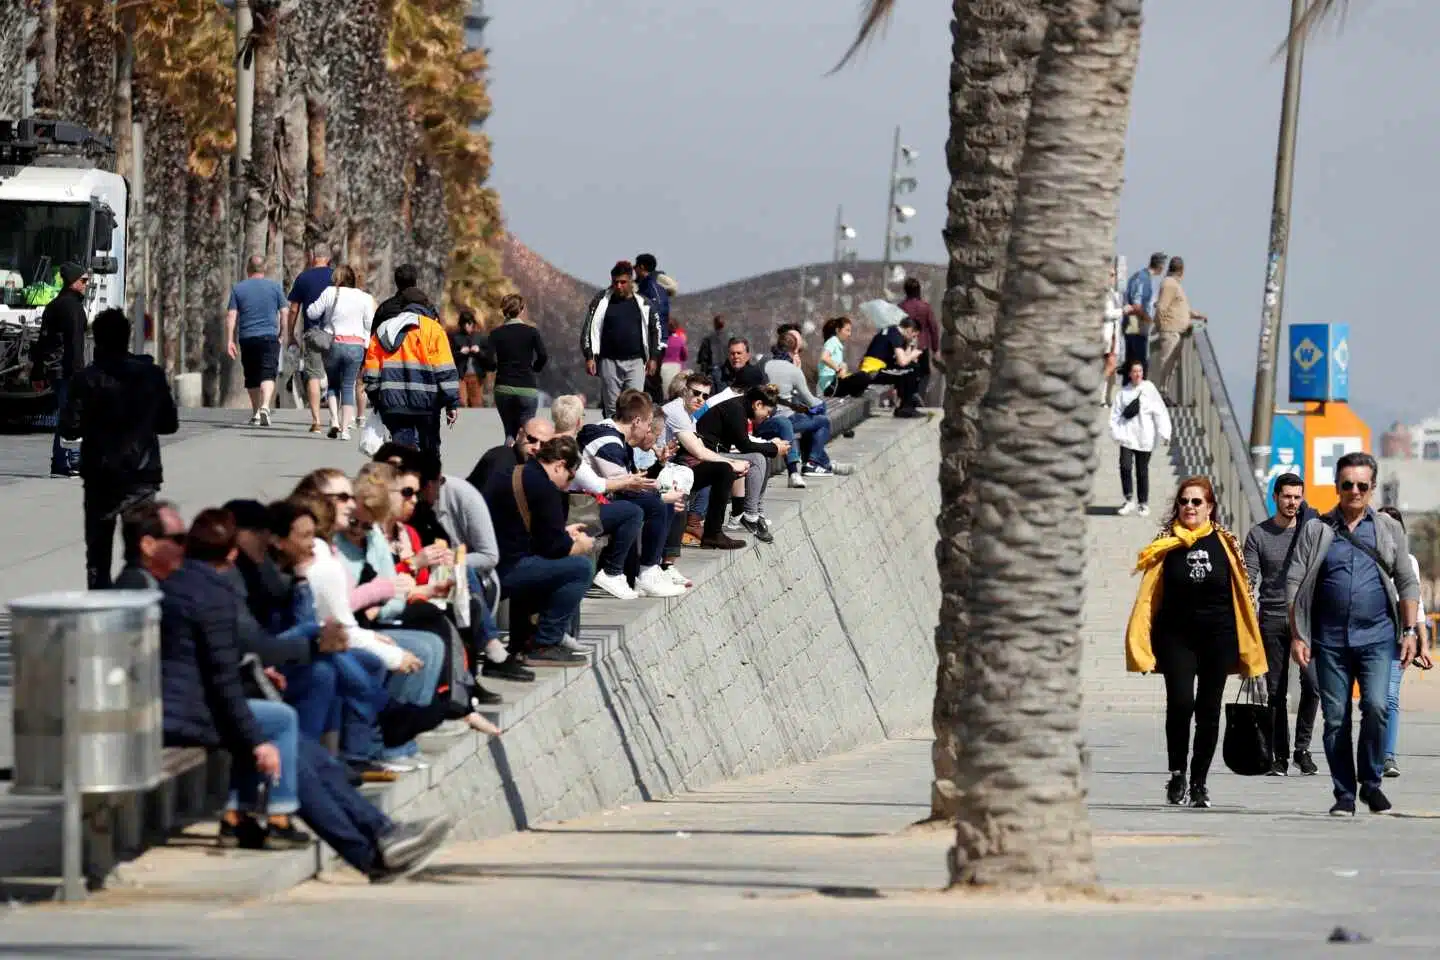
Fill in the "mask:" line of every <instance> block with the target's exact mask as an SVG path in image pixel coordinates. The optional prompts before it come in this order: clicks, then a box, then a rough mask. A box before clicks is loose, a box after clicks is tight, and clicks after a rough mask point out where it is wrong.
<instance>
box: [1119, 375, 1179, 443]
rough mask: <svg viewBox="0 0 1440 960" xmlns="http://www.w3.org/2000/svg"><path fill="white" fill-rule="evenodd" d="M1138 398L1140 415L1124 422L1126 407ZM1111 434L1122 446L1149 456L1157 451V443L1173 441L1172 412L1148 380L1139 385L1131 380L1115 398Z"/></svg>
mask: <svg viewBox="0 0 1440 960" xmlns="http://www.w3.org/2000/svg"><path fill="white" fill-rule="evenodd" d="M1136 397H1139V398H1140V413H1139V414H1138V415H1136V416H1134V417H1131V418H1130V419H1128V420H1127V419H1125V414H1124V411H1125V408H1126V407H1128V406H1130V402H1131V401H1132V400H1134V399H1135V398H1136ZM1110 435H1111V436H1112V437H1114V438H1115V440H1116V442H1118V443H1119V444H1120V446H1122V447H1129V448H1130V449H1131V450H1138V451H1140V452H1141V453H1149V452H1150V451H1152V450H1154V449H1155V441H1156V439H1157V438H1158V439H1159V440H1161V441H1163V442H1165V443H1169V442H1170V411H1169V410H1167V409H1165V401H1164V400H1163V399H1162V398H1161V397H1160V391H1159V390H1157V389H1155V384H1153V383H1151V382H1150V381H1149V380H1141V381H1140V385H1139V386H1136V385H1135V384H1133V383H1130V382H1129V381H1128V380H1127V381H1126V382H1125V385H1124V386H1123V387H1121V388H1120V392H1119V393H1118V394H1116V395H1115V404H1114V406H1112V407H1111V408H1110Z"/></svg>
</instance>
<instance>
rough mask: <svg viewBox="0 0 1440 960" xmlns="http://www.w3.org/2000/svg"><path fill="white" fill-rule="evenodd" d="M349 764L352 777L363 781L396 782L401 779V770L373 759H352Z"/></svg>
mask: <svg viewBox="0 0 1440 960" xmlns="http://www.w3.org/2000/svg"><path fill="white" fill-rule="evenodd" d="M349 766H350V777H351V779H352V780H359V782H361V783H394V782H395V781H396V780H399V779H400V772H399V771H397V770H393V769H391V768H390V767H389V766H388V765H387V764H383V763H377V762H375V761H372V760H352V761H350V764H349Z"/></svg>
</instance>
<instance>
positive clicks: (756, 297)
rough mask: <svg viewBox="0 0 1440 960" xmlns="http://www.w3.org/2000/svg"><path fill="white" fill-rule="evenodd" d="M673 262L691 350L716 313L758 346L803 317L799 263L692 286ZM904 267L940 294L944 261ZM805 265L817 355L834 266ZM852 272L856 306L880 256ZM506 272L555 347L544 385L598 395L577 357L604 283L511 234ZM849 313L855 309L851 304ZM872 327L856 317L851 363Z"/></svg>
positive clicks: (870, 291)
mask: <svg viewBox="0 0 1440 960" xmlns="http://www.w3.org/2000/svg"><path fill="white" fill-rule="evenodd" d="M661 262H662V263H664V262H665V261H664V260H663V259H662V261H661ZM669 266H672V267H673V269H674V273H673V274H672V275H673V276H674V277H675V279H676V280H677V282H678V283H679V284H680V293H679V295H678V296H675V297H672V298H671V301H670V315H671V317H672V319H679V320H680V321H681V323H683V324H684V326H685V331H686V333H687V334H689V337H690V349H691V351H692V353H693V351H694V350H695V349H696V348H697V347H698V346H699V343H700V340H701V339H702V338H703V337H704V336H705V335H707V334H708V333H709V332H710V330H711V319H712V318H713V317H714V316H715V315H716V314H723V315H724V316H725V319H726V326H725V329H726V331H727V332H730V333H733V334H738V335H741V336H745V337H748V338H749V339H750V341H751V343H752V344H753V345H754V346H755V347H756V348H757V349H758V348H759V347H760V345H762V344H763V345H768V344H769V343H770V342H771V341H772V340H773V338H774V335H775V328H776V327H777V326H779V325H780V324H782V323H787V322H788V323H803V322H804V320H805V316H806V315H805V312H804V310H803V308H802V307H801V305H800V267H799V266H794V267H789V268H788V269H785V270H777V271H775V272H773V273H765V274H761V275H759V276H754V277H749V278H747V279H744V280H736V281H734V282H731V283H727V284H723V285H721V286H718V287H711V288H709V289H707V290H696V291H693V292H692V291H690V290H689V289H687V288H686V286H685V271H684V265H683V264H671V265H669ZM903 266H904V267H905V269H906V271H907V272H908V273H909V274H910V275H911V276H915V277H919V278H920V282H921V283H923V284H924V285H925V292H926V295H927V297H929V298H931V299H932V302H933V301H934V300H938V298H939V293H940V290H941V289H942V287H943V283H944V276H945V268H944V267H941V266H935V265H932V264H917V263H908V262H907V263H904V264H903ZM804 269H805V273H806V275H807V276H814V277H818V278H820V284H819V286H809V287H808V296H809V299H810V300H812V301H813V302H814V304H815V312H814V313H813V314H812V315H811V319H813V321H814V323H815V327H816V330H815V332H814V333H813V334H811V335H810V336H809V337H807V341H808V343H809V345H810V353H811V354H812V357H813V354H814V353H815V352H816V351H817V350H818V347H819V327H820V325H821V324H823V323H824V321H825V319H826V318H827V317H829V316H832V315H833V314H832V311H831V309H830V307H831V300H830V281H831V270H832V268H831V265H830V264H829V263H821V264H808V265H806V266H805V268H804ZM850 272H851V273H852V274H854V276H855V280H856V282H855V285H854V286H853V287H851V288H850V290H851V293H852V295H853V296H854V297H855V300H854V304H858V303H860V302H861V301H863V300H867V299H873V298H874V297H875V295H876V294H877V293H878V291H879V289H880V264H879V262H877V261H862V262H860V263H857V264H853V265H852V266H851V267H850ZM504 273H505V276H506V277H507V278H509V279H510V281H511V282H513V283H514V284H515V286H516V288H517V289H519V291H520V293H521V294H523V295H524V297H525V301H526V305H527V308H528V311H529V315H530V320H531V321H532V322H533V323H534V324H535V326H536V327H537V328H538V329H539V330H540V333H541V335H542V336H543V337H544V338H545V346H546V349H547V350H549V352H550V363H549V365H548V366H546V368H545V370H544V372H543V373H541V375H540V386H541V389H543V390H545V391H547V392H549V393H552V394H555V393H571V392H576V391H578V392H581V393H585V394H587V395H589V396H591V397H593V396H594V395H595V393H596V390H595V382H594V381H593V380H591V379H590V378H589V377H587V376H586V375H585V370H584V363H583V361H582V360H581V355H580V324H581V321H582V320H583V318H584V315H585V308H586V306H587V305H588V304H589V302H590V298H591V297H593V296H594V295H595V293H596V291H597V290H598V289H599V288H598V287H596V286H594V285H592V284H588V283H586V282H584V281H583V280H580V279H578V278H576V277H573V276H571V275H570V274H568V273H565V272H564V271H563V270H559V269H557V268H556V267H555V266H553V265H552V264H550V263H549V262H548V261H546V260H545V258H544V257H542V256H540V255H539V254H537V253H536V252H535V251H533V250H531V249H530V248H529V247H527V246H525V244H523V243H521V242H520V241H519V240H517V239H515V238H514V237H507V238H506V240H505V244H504ZM852 306H853V304H852ZM835 312H838V313H843V312H845V311H841V310H837V311H835ZM850 313H851V314H852V315H854V310H853V309H852V310H851V311H850ZM873 333H874V331H873V330H872V329H870V327H869V326H868V325H867V324H864V323H863V322H859V321H858V318H857V327H856V331H855V336H854V338H853V339H852V340H851V343H850V346H851V352H852V353H853V354H855V356H854V357H852V358H851V362H852V363H854V362H855V360H857V359H858V355H859V353H860V351H862V350H863V349H864V346H865V344H866V343H867V342H868V341H869V339H870V336H871V335H872V334H873Z"/></svg>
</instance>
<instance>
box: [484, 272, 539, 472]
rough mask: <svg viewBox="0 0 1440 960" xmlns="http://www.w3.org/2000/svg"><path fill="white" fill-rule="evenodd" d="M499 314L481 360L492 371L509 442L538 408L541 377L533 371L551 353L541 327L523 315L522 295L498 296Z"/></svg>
mask: <svg viewBox="0 0 1440 960" xmlns="http://www.w3.org/2000/svg"><path fill="white" fill-rule="evenodd" d="M500 316H502V317H503V318H504V320H505V322H504V323H502V324H501V325H500V326H498V327H496V328H495V329H494V330H493V331H492V332H491V333H490V345H489V349H488V350H487V351H486V352H485V354H484V355H483V356H482V358H481V361H480V362H481V365H482V366H483V367H484V368H485V369H487V370H494V371H495V410H496V412H497V413H499V414H500V423H501V425H502V426H503V427H504V429H505V442H506V443H507V444H508V443H514V442H515V438H516V437H517V436H518V435H519V433H520V428H521V427H523V426H524V425H525V423H526V422H527V421H529V420H532V419H534V417H535V413H536V411H538V410H539V409H540V381H539V380H538V379H537V378H536V376H535V375H536V374H538V373H539V372H540V371H541V370H544V369H545V364H546V363H548V362H549V361H550V355H549V354H548V353H546V352H545V341H544V339H543V338H542V337H541V336H540V331H539V330H536V329H535V326H534V325H533V324H531V323H529V322H528V321H526V319H525V298H524V297H522V296H520V294H518V293H512V294H510V295H509V296H507V297H506V298H505V299H504V300H501V301H500Z"/></svg>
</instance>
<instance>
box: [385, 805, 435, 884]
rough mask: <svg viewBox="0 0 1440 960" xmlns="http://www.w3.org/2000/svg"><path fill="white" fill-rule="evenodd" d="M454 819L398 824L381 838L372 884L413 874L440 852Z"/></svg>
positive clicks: (423, 867) (387, 881)
mask: <svg viewBox="0 0 1440 960" xmlns="http://www.w3.org/2000/svg"><path fill="white" fill-rule="evenodd" d="M454 823H455V822H454V821H453V820H451V819H450V818H449V817H435V818H434V819H432V820H418V821H415V822H413V823H397V824H396V825H395V826H394V827H392V828H391V829H390V832H388V833H386V834H385V835H384V836H383V837H381V838H380V840H379V843H378V844H377V846H378V847H379V852H380V863H379V864H378V865H377V866H376V867H375V868H374V869H373V870H372V872H371V874H370V882H371V883H389V882H391V881H394V880H400V879H403V878H405V877H409V876H412V875H414V874H416V873H419V872H420V871H421V870H423V869H425V865H426V864H428V863H429V862H430V860H431V859H432V858H433V857H434V856H435V854H436V853H438V852H439V851H440V847H441V845H442V844H444V842H445V838H446V837H447V836H449V834H450V829H451V827H453V826H454Z"/></svg>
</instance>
